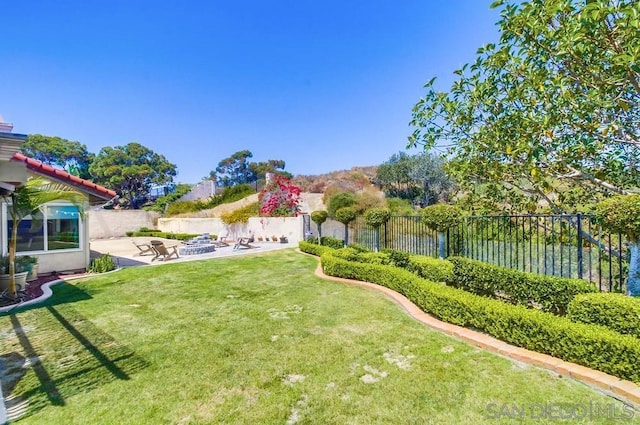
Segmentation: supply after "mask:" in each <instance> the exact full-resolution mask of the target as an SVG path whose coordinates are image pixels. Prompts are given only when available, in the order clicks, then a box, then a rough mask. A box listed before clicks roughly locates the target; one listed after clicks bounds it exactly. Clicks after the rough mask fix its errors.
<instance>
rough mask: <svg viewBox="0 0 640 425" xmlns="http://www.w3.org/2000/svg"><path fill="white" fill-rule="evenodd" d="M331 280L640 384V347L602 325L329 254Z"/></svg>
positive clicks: (326, 266) (325, 264)
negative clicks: (396, 296) (363, 285)
mask: <svg viewBox="0 0 640 425" xmlns="http://www.w3.org/2000/svg"><path fill="white" fill-rule="evenodd" d="M321 261H322V267H323V269H324V272H325V273H326V274H328V275H331V276H337V277H343V278H348V279H357V280H360V281H366V282H372V283H376V284H379V285H382V286H386V287H388V288H390V289H393V290H395V291H397V292H399V293H401V294H403V295H404V296H406V297H407V298H409V299H410V300H411V301H412V302H413V303H415V304H416V305H418V306H419V307H420V308H421V309H422V310H424V311H426V312H427V313H430V314H432V315H434V316H436V317H438V318H440V319H441V320H444V321H446V322H449V323H454V324H457V325H460V326H466V327H471V328H474V329H478V330H480V331H484V332H486V333H488V334H490V335H492V336H494V337H496V338H498V339H500V340H502V341H506V342H508V343H511V344H514V345H517V346H520V347H523V348H527V349H530V350H534V351H537V352H540V353H545V354H549V355H551V356H554V357H558V358H560V359H563V360H565V361H568V362H573V363H578V364H581V365H584V366H586V367H589V368H593V369H597V370H600V371H602V372H605V373H609V374H611V375H614V376H617V377H619V378H622V379H628V380H630V381H633V382H636V383H640V369H639V368H638V367H637V365H638V363H639V362H640V344H638V340H637V339H636V338H634V337H632V336H629V335H621V334H619V333H617V332H614V331H611V330H609V329H607V328H605V327H603V326H598V325H587V324H583V323H574V322H572V321H571V320H569V319H568V318H566V317H560V316H555V315H553V314H549V313H545V312H543V311H539V310H533V309H527V308H525V307H523V306H519V305H510V304H506V303H503V302H501V301H498V300H493V299H490V298H485V297H480V296H478V295H474V294H471V293H468V292H465V291H463V290H460V289H457V288H452V287H449V286H445V285H441V284H438V283H436V282H432V281H429V280H426V279H421V278H419V277H417V276H415V275H414V274H412V273H411V272H409V271H407V270H400V269H397V268H395V267H391V266H385V265H376V264H364V263H355V262H349V261H346V260H343V259H340V258H337V257H335V256H334V255H332V253H331V251H326V252H325V253H324V254H322V257H321Z"/></svg>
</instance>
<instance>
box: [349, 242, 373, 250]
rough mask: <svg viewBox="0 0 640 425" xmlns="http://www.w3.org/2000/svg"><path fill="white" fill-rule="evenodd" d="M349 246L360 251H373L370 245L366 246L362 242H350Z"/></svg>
mask: <svg viewBox="0 0 640 425" xmlns="http://www.w3.org/2000/svg"><path fill="white" fill-rule="evenodd" d="M347 246H348V247H349V248H353V249H355V250H356V251H358V252H371V250H370V249H369V248H368V247H366V246H364V245H362V244H359V243H350V244H349V245H347Z"/></svg>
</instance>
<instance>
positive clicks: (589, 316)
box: [567, 292, 640, 338]
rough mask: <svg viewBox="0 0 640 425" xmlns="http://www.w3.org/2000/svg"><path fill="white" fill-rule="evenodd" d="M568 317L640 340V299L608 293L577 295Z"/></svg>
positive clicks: (569, 309) (570, 304) (568, 311)
mask: <svg viewBox="0 0 640 425" xmlns="http://www.w3.org/2000/svg"><path fill="white" fill-rule="evenodd" d="M567 317H568V318H569V319H571V320H573V321H574V322H580V323H592V324H596V325H602V326H606V327H607V328H609V329H613V330H614V331H617V332H620V333H621V334H628V335H633V336H635V337H638V338H640V299H637V298H635V297H629V296H626V295H623V294H612V293H606V292H600V293H597V294H583V295H577V296H576V297H575V298H574V299H573V301H571V302H570V303H569V308H568V309H567Z"/></svg>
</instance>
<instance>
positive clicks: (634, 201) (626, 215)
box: [596, 194, 640, 241]
mask: <svg viewBox="0 0 640 425" xmlns="http://www.w3.org/2000/svg"><path fill="white" fill-rule="evenodd" d="M596 214H597V217H598V219H600V220H601V221H602V224H603V225H604V226H605V227H607V228H608V229H609V230H611V231H612V232H614V233H622V234H625V235H627V236H628V237H629V239H631V240H632V241H637V240H639V239H640V195H635V194H634V195H617V196H612V197H610V198H607V199H605V200H604V201H601V202H599V203H598V204H597V205H596Z"/></svg>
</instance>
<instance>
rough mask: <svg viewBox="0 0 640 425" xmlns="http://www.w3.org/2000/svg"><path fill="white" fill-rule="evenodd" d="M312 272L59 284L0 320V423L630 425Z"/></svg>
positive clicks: (177, 272)
mask: <svg viewBox="0 0 640 425" xmlns="http://www.w3.org/2000/svg"><path fill="white" fill-rule="evenodd" d="M316 264H317V260H316V259H314V258H312V257H308V256H304V255H301V254H298V253H296V252H294V251H293V250H284V251H277V252H271V253H263V254H255V255H246V256H240V257H233V258H226V259H225V258H218V259H212V260H203V261H194V262H188V263H175V264H171V263H168V264H163V265H160V266H154V267H140V268H132V269H127V270H123V271H119V272H115V273H111V274H106V275H102V276H96V277H92V278H87V279H84V280H81V281H75V282H74V283H73V284H62V285H59V286H57V287H55V288H56V289H55V293H54V296H53V298H52V299H50V300H49V302H48V303H47V304H45V306H44V307H41V308H37V309H31V310H27V311H24V312H20V313H18V314H15V315H11V316H2V317H0V343H1V344H0V347H1V348H0V356H1V357H0V360H1V361H2V367H3V372H4V374H5V377H4V380H3V392H4V394H5V396H7V395H9V397H8V398H9V399H10V400H9V403H8V404H9V406H8V407H9V409H10V412H11V414H13V415H18V414H20V413H22V418H21V419H20V420H19V423H20V424H45V423H46V424H49V425H53V424H61V425H62V424H64V425H68V424H208V423H238V424H293V423H300V424H396V423H397V424H424V423H433V424H445V423H448V424H455V423H464V424H467V423H472V424H474V425H476V424H481V423H490V424H498V423H536V424H539V423H548V422H549V421H551V419H550V418H548V417H547V418H546V419H545V416H542V417H543V419H542V420H541V419H540V417H541V415H547V416H548V415H560V414H562V413H563V412H564V413H565V414H566V412H569V413H571V409H578V410H577V413H578V414H581V409H582V410H584V409H585V408H588V407H589V406H590V405H591V406H594V407H595V408H598V409H600V411H598V412H596V417H594V418H592V419H591V420H590V419H589V416H588V415H587V417H586V419H584V420H582V421H572V422H571V423H615V422H619V420H615V419H614V417H617V418H621V417H624V418H629V417H630V416H631V415H632V414H633V413H635V414H633V416H634V418H633V420H632V422H634V423H640V413H638V412H632V411H630V410H628V408H627V407H625V406H624V405H623V404H622V403H620V402H618V401H616V400H614V399H612V398H609V397H606V396H605V395H603V394H601V393H599V392H597V391H595V390H593V389H591V388H589V387H587V386H585V385H583V384H581V383H579V382H576V381H573V380H571V379H567V378H562V377H559V376H557V375H554V374H552V373H550V372H548V371H546V370H542V369H538V368H536V367H533V366H528V365H524V364H521V363H517V362H514V361H511V360H508V359H505V358H502V357H499V356H496V355H493V354H490V353H487V352H484V351H482V350H480V349H477V348H474V347H472V346H470V345H467V344H465V343H462V342H459V341H457V340H455V339H453V338H450V337H448V336H446V335H443V334H440V333H438V332H436V331H432V330H430V329H429V328H427V327H425V326H423V325H421V324H419V323H417V322H415V321H414V320H412V319H411V318H410V317H409V316H408V315H407V314H405V313H404V312H403V311H402V310H401V309H400V307H398V306H397V305H395V304H394V303H392V302H391V301H389V300H387V299H386V298H384V297H383V296H382V295H380V294H378V293H375V292H373V291H368V290H365V289H361V288H357V287H351V286H345V285H342V284H339V283H334V282H328V281H325V280H322V279H319V278H317V277H315V276H314V274H313V271H314V269H315V267H316ZM561 403H568V404H563V405H560V404H561ZM543 407H544V408H547V409H548V410H547V412H546V413H545V412H542V408H543ZM574 413H576V412H574ZM587 413H588V412H587ZM518 414H522V415H523V416H524V419H523V418H519V417H518V418H517V419H516V418H515V416H516V415H518ZM607 417H611V418H612V419H611V420H609V419H607Z"/></svg>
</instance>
